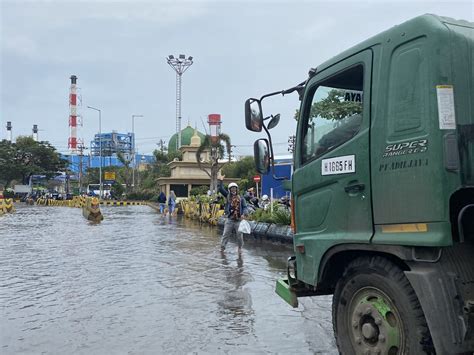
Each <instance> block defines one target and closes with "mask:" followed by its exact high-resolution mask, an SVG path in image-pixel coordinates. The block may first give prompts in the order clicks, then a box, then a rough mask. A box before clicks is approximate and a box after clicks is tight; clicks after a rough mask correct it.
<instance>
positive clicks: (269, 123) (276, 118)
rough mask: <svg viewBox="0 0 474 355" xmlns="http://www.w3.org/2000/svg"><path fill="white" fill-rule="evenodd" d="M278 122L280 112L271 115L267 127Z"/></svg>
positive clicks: (273, 125)
mask: <svg viewBox="0 0 474 355" xmlns="http://www.w3.org/2000/svg"><path fill="white" fill-rule="evenodd" d="M279 122H280V114H279V113H278V114H276V115H275V116H273V117H272V119H271V120H270V122H268V126H267V128H268V129H272V128H275V127H276V126H277V124H278V123H279Z"/></svg>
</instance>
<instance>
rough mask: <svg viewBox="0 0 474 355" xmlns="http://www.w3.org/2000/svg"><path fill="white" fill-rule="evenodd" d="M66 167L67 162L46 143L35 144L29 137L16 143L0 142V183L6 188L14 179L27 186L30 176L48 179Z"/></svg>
mask: <svg viewBox="0 0 474 355" xmlns="http://www.w3.org/2000/svg"><path fill="white" fill-rule="evenodd" d="M66 166H67V161H66V160H64V159H62V158H61V157H60V155H59V153H58V152H56V149H55V148H54V147H53V146H52V145H50V144H49V143H48V142H36V141H35V140H34V139H33V138H31V137H18V138H17V140H16V143H11V142H8V141H6V140H3V141H1V142H0V181H3V182H4V183H5V185H7V186H8V185H9V184H10V183H11V181H12V180H14V179H16V180H21V181H22V183H23V184H28V183H29V179H30V177H31V176H32V175H45V176H46V178H48V179H50V178H52V177H53V176H55V175H57V173H58V172H59V171H63V170H65V168H66Z"/></svg>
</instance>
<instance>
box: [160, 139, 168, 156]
mask: <svg viewBox="0 0 474 355" xmlns="http://www.w3.org/2000/svg"><path fill="white" fill-rule="evenodd" d="M165 143H166V142H165V141H164V140H163V139H160V141H159V142H158V147H160V152H161V154H163V153H164V151H165Z"/></svg>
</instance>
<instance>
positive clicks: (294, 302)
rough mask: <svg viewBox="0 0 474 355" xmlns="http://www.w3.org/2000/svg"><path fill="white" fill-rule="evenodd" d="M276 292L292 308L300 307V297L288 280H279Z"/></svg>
mask: <svg viewBox="0 0 474 355" xmlns="http://www.w3.org/2000/svg"><path fill="white" fill-rule="evenodd" d="M275 292H276V293H277V295H278V296H280V297H281V298H283V299H284V300H285V302H286V303H288V304H289V305H290V306H291V307H294V308H296V307H298V297H297V296H296V292H294V291H293V290H292V288H291V286H290V284H289V282H288V278H282V279H278V280H277V282H276V287H275Z"/></svg>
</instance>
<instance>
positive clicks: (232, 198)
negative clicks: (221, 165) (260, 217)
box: [219, 176, 247, 253]
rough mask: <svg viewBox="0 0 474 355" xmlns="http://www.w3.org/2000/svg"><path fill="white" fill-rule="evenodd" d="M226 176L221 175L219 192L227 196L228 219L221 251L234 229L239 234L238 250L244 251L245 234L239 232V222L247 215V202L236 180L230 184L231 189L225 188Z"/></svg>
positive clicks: (226, 214) (226, 210) (226, 209)
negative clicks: (240, 192) (241, 194)
mask: <svg viewBox="0 0 474 355" xmlns="http://www.w3.org/2000/svg"><path fill="white" fill-rule="evenodd" d="M223 180H224V176H221V177H219V192H220V193H221V194H222V195H223V196H224V197H225V198H226V203H225V216H226V217H227V220H226V221H225V224H224V232H223V233H222V240H221V251H224V250H225V247H226V245H227V242H228V241H229V237H230V235H231V234H232V231H234V230H235V234H236V235H237V245H238V249H237V251H238V252H239V253H241V252H242V246H243V245H244V237H243V234H242V233H240V232H239V224H240V221H241V219H242V218H245V216H246V215H247V204H246V202H245V199H244V198H243V197H241V196H240V195H239V186H238V185H237V184H236V183H235V182H231V183H230V184H229V190H226V189H224V186H223V183H222V181H223Z"/></svg>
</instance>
